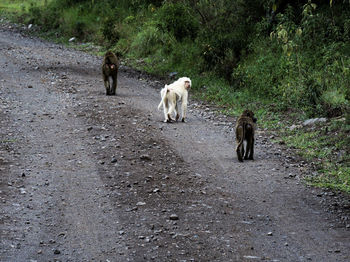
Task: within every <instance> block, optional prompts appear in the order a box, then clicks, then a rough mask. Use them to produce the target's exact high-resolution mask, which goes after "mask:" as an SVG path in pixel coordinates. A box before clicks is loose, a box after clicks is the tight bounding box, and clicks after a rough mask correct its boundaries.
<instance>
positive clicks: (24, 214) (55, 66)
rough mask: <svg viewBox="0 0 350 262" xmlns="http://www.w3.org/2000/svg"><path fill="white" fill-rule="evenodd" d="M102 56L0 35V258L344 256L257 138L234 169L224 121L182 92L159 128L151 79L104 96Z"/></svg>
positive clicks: (300, 188)
mask: <svg viewBox="0 0 350 262" xmlns="http://www.w3.org/2000/svg"><path fill="white" fill-rule="evenodd" d="M100 61H101V58H99V57H94V56H91V55H88V54H84V53H82V52H78V51H75V50H70V49H66V48H64V47H61V46H59V45H55V44H51V43H47V42H44V41H41V40H38V39H35V38H29V37H25V36H22V35H21V34H18V33H16V32H13V31H10V30H7V29H5V28H2V29H0V65H1V69H0V121H1V129H0V142H1V143H0V179H1V180H0V183H1V184H0V201H1V202H0V203H1V217H0V219H1V220H0V227H1V228H0V229H1V231H0V232H1V246H0V260H1V261H110V262H112V261H161V262H163V261H317V262H320V261H329V262H334V261H350V231H349V228H347V227H346V225H347V223H349V222H346V220H347V219H348V213H346V212H345V211H339V214H338V213H337V212H331V211H332V210H328V211H327V210H326V209H325V205H324V204H323V202H325V201H327V199H328V198H327V197H326V195H327V194H328V195H331V197H332V199H337V198H339V196H338V195H337V194H330V193H327V192H325V193H324V192H322V191H320V190H316V189H312V188H307V187H306V186H305V185H303V183H302V182H301V181H300V166H302V164H300V163H298V162H296V161H294V160H293V159H294V157H293V156H291V155H290V154H289V152H287V151H285V150H284V149H283V148H279V147H277V146H276V145H272V144H270V142H269V138H268V137H266V135H265V134H264V133H263V132H262V131H259V132H258V134H257V145H256V157H255V158H256V159H255V161H246V162H244V163H239V162H238V161H237V158H236V156H235V154H234V139H233V137H234V133H233V129H232V128H233V123H234V119H229V118H226V117H224V116H221V115H219V114H217V113H216V112H215V110H213V109H211V108H210V107H208V106H206V105H205V104H201V103H199V102H195V101H193V100H191V97H190V106H189V112H188V122H187V123H174V124H166V123H163V122H162V120H163V116H162V111H158V110H157V105H158V103H159V101H160V97H159V90H160V88H161V87H162V84H161V83H160V82H158V81H155V80H152V79H149V78H147V77H144V76H143V75H142V74H139V73H136V72H134V71H132V70H129V69H126V68H122V70H121V72H120V75H119V87H118V89H117V96H115V97H111V96H108V97H107V96H105V91H104V87H103V82H102V79H101V76H100ZM193 85H196V83H193ZM334 210H335V209H333V211H334ZM335 211H336V210H335Z"/></svg>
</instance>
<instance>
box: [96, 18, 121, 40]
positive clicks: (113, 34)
mask: <svg viewBox="0 0 350 262" xmlns="http://www.w3.org/2000/svg"><path fill="white" fill-rule="evenodd" d="M101 31H102V35H103V37H104V39H105V40H107V42H108V43H109V44H112V43H114V44H116V43H117V42H118V41H119V39H120V37H121V35H120V31H119V30H118V27H117V22H116V19H115V18H114V17H107V18H106V19H105V21H103V24H102V28H101Z"/></svg>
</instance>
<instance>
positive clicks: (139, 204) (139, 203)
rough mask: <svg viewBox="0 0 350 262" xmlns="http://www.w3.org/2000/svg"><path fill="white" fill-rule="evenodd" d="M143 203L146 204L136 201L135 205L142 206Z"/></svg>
mask: <svg viewBox="0 0 350 262" xmlns="http://www.w3.org/2000/svg"><path fill="white" fill-rule="evenodd" d="M144 205H146V203H145V202H137V203H136V206H144Z"/></svg>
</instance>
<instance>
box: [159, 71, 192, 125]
mask: <svg viewBox="0 0 350 262" xmlns="http://www.w3.org/2000/svg"><path fill="white" fill-rule="evenodd" d="M191 86H192V82H191V79H189V78H188V77H181V78H179V79H178V80H176V81H175V82H174V83H172V84H170V85H165V87H164V88H163V89H162V90H161V91H160V96H161V98H162V100H161V101H160V104H159V105H158V109H160V107H161V106H162V105H163V109H164V118H165V120H164V122H171V121H174V120H173V119H172V118H171V114H172V113H173V112H174V111H175V114H176V116H175V119H176V121H177V120H178V119H179V118H180V116H179V110H178V102H180V101H181V111H182V112H181V114H182V120H181V121H182V122H185V118H186V111H187V102H188V101H187V100H188V90H189V89H190V88H191Z"/></svg>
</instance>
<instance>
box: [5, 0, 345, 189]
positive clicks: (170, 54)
mask: <svg viewBox="0 0 350 262" xmlns="http://www.w3.org/2000/svg"><path fill="white" fill-rule="evenodd" d="M0 8H1V15H2V16H6V17H8V18H11V19H13V20H14V21H17V22H21V23H24V24H26V25H28V24H34V25H35V26H38V27H39V28H40V32H42V33H43V34H45V36H47V37H50V38H51V39H52V38H54V39H56V41H62V42H67V40H68V39H70V38H71V37H75V38H76V39H78V40H79V41H80V42H84V43H93V44H94V45H97V46H100V47H101V49H100V53H101V54H102V52H104V51H105V50H107V49H111V50H113V51H115V52H116V53H118V55H119V56H120V57H122V60H123V61H124V62H125V63H126V64H128V65H131V66H132V67H134V68H138V69H140V70H143V71H147V72H148V73H150V74H155V75H158V76H167V75H168V74H169V73H173V72H177V75H178V76H183V75H186V76H189V77H190V78H191V79H192V80H193V83H194V86H193V89H194V90H193V92H194V94H195V95H196V96H197V97H198V98H200V99H203V100H206V101H208V102H212V103H215V104H217V105H220V106H221V107H222V108H223V111H224V113H226V114H230V115H238V114H239V113H240V112H241V111H242V109H243V108H250V109H252V110H253V111H255V112H256V115H257V116H258V118H259V120H260V121H259V127H260V128H263V129H267V130H271V131H278V132H279V138H278V140H279V141H280V142H281V141H283V143H285V144H286V145H288V146H289V147H293V148H295V149H296V150H297V152H298V153H299V154H300V155H301V156H302V157H303V158H305V159H307V160H308V161H310V162H314V163H315V164H316V167H317V171H318V175H316V176H315V175H313V176H310V177H309V178H308V179H307V181H308V182H309V183H311V184H314V185H317V186H320V187H326V188H332V189H336V190H341V191H343V192H347V193H350V110H349V108H350V104H349V100H350V44H349V41H350V3H349V2H348V1H334V0H330V1H316V0H313V1H308V0H304V1H284V0H279V1H278V0H263V1H258V0H246V1H242V0H217V1H209V0H180V1H171V0H166V1H163V0H133V1H127V0H119V1H114V0H99V1H94V0H74V1H73V0H43V1H34V0H33V1H30V0H29V1H21V0H13V1H10V0H3V1H2V3H1V4H0ZM316 117H326V118H327V119H328V121H327V122H326V123H320V124H317V125H313V126H311V127H303V126H302V125H300V124H301V123H302V122H303V121H304V120H306V119H309V118H316ZM293 125H296V126H297V127H296V128H290V127H291V126H293Z"/></svg>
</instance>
